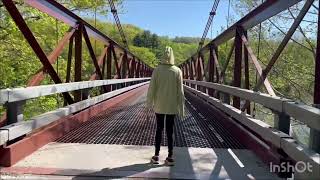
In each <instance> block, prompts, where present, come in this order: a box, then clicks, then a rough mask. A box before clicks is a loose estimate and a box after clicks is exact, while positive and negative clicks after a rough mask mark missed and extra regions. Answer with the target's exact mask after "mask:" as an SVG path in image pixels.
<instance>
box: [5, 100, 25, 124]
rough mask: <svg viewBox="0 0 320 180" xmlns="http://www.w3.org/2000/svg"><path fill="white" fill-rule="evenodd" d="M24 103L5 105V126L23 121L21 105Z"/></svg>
mask: <svg viewBox="0 0 320 180" xmlns="http://www.w3.org/2000/svg"><path fill="white" fill-rule="evenodd" d="M25 103H26V102H25V101H17V102H9V103H7V104H6V109H7V125H9V124H13V123H16V122H20V121H23V105H24V104H25Z"/></svg>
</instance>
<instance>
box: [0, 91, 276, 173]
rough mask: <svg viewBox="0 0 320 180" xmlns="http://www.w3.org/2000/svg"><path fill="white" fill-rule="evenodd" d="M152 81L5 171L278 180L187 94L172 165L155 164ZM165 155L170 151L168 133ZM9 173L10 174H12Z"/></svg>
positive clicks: (163, 150) (164, 147)
mask: <svg viewBox="0 0 320 180" xmlns="http://www.w3.org/2000/svg"><path fill="white" fill-rule="evenodd" d="M147 87H148V86H147V85H146V86H143V87H140V88H137V89H135V90H133V91H135V94H134V95H132V96H130V97H129V98H127V99H126V100H125V101H122V102H120V103H118V104H116V105H114V106H112V107H111V108H109V109H108V110H107V111H105V112H102V113H100V114H98V115H96V116H94V117H92V118H91V119H90V120H89V121H87V122H84V123H83V124H82V125H81V126H80V127H78V128H76V129H74V130H72V131H70V132H69V133H67V134H65V135H64V136H62V137H60V138H59V139H57V140H56V141H55V142H52V143H49V144H47V145H46V146H44V147H42V148H41V149H39V150H38V151H36V152H34V153H33V154H31V155H30V156H28V157H27V158H25V159H24V160H22V161H20V162H18V163H17V164H16V165H14V166H13V167H9V168H3V169H2V172H7V173H8V174H15V176H17V174H18V177H22V176H23V177H32V178H46V179H48V178H49V179H50V178H53V179H55V178H59V179H90V178H91V179H99V178H101V179H103V178H106V177H108V178H110V177H113V178H116V177H131V178H146V177H147V178H178V179H220V178H223V179H225V178H231V179H254V178H255V179H276V178H277V176H276V175H275V174H272V173H270V172H269V168H268V167H267V166H266V165H265V164H264V163H263V162H262V161H261V160H260V159H259V158H258V157H257V156H255V154H254V153H253V152H251V151H250V150H248V149H246V147H244V146H243V145H242V144H241V142H240V141H239V140H238V139H237V138H236V137H235V136H234V135H233V134H231V132H229V130H228V129H227V128H225V127H224V125H223V124H222V123H221V121H220V120H221V118H222V117H220V116H219V115H218V114H216V113H214V112H213V111H212V110H210V109H208V107H207V106H206V105H205V104H203V103H202V102H200V101H199V100H197V99H195V98H194V97H191V96H189V95H188V94H186V116H185V117H184V119H180V118H177V119H176V120H175V129H174V133H175V135H174V138H175V149H174V155H175V159H176V165H175V166H173V167H167V166H164V164H163V163H162V162H161V163H160V165H151V164H150V163H149V159H150V157H151V156H152V155H153V153H154V147H153V141H154V140H153V139H154V136H155V128H156V125H155V115H154V113H153V111H152V110H151V109H149V108H147V107H146V106H145V100H146V91H147ZM163 137H164V138H163V139H164V141H163V143H162V147H161V152H160V158H161V160H162V161H163V160H164V159H165V157H166V155H167V148H166V138H165V136H163ZM8 177H10V175H8Z"/></svg>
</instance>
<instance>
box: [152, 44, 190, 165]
mask: <svg viewBox="0 0 320 180" xmlns="http://www.w3.org/2000/svg"><path fill="white" fill-rule="evenodd" d="M147 106H149V107H153V110H154V111H155V114H156V120H157V130H156V136H155V154H154V156H153V157H152V158H151V162H152V163H154V164H159V152H160V145H161V139H162V131H163V128H164V124H166V134H167V138H168V157H167V158H166V160H165V164H167V165H171V166H172V165H174V159H173V128H174V119H175V116H176V115H179V116H180V117H183V116H184V92H183V79H182V72H181V70H180V69H179V68H178V67H177V66H175V65H174V56H173V51H172V48H171V47H166V50H165V53H164V55H163V58H162V59H161V62H160V64H159V65H158V67H157V68H155V69H154V70H153V73H152V77H151V81H150V85H149V89H148V94H147Z"/></svg>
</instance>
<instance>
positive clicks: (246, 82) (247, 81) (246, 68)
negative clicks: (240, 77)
mask: <svg viewBox="0 0 320 180" xmlns="http://www.w3.org/2000/svg"><path fill="white" fill-rule="evenodd" d="M243 35H244V36H245V37H246V38H248V34H247V31H244V32H243ZM241 38H242V36H241ZM243 60H244V77H245V78H244V86H245V87H244V88H246V89H250V79H249V52H248V49H247V48H245V49H244V59H243ZM247 114H251V107H250V103H249V105H248V107H247Z"/></svg>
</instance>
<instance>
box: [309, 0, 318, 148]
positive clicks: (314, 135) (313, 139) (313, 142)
mask: <svg viewBox="0 0 320 180" xmlns="http://www.w3.org/2000/svg"><path fill="white" fill-rule="evenodd" d="M319 5H320V1H319ZM314 69H315V77H314V96H313V103H314V106H315V107H317V108H320V12H318V32H317V49H316V59H315V68H314ZM319 121H320V119H319ZM309 146H310V148H311V149H313V150H314V151H316V152H317V153H320V131H318V130H316V129H312V128H311V129H310V139H309Z"/></svg>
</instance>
